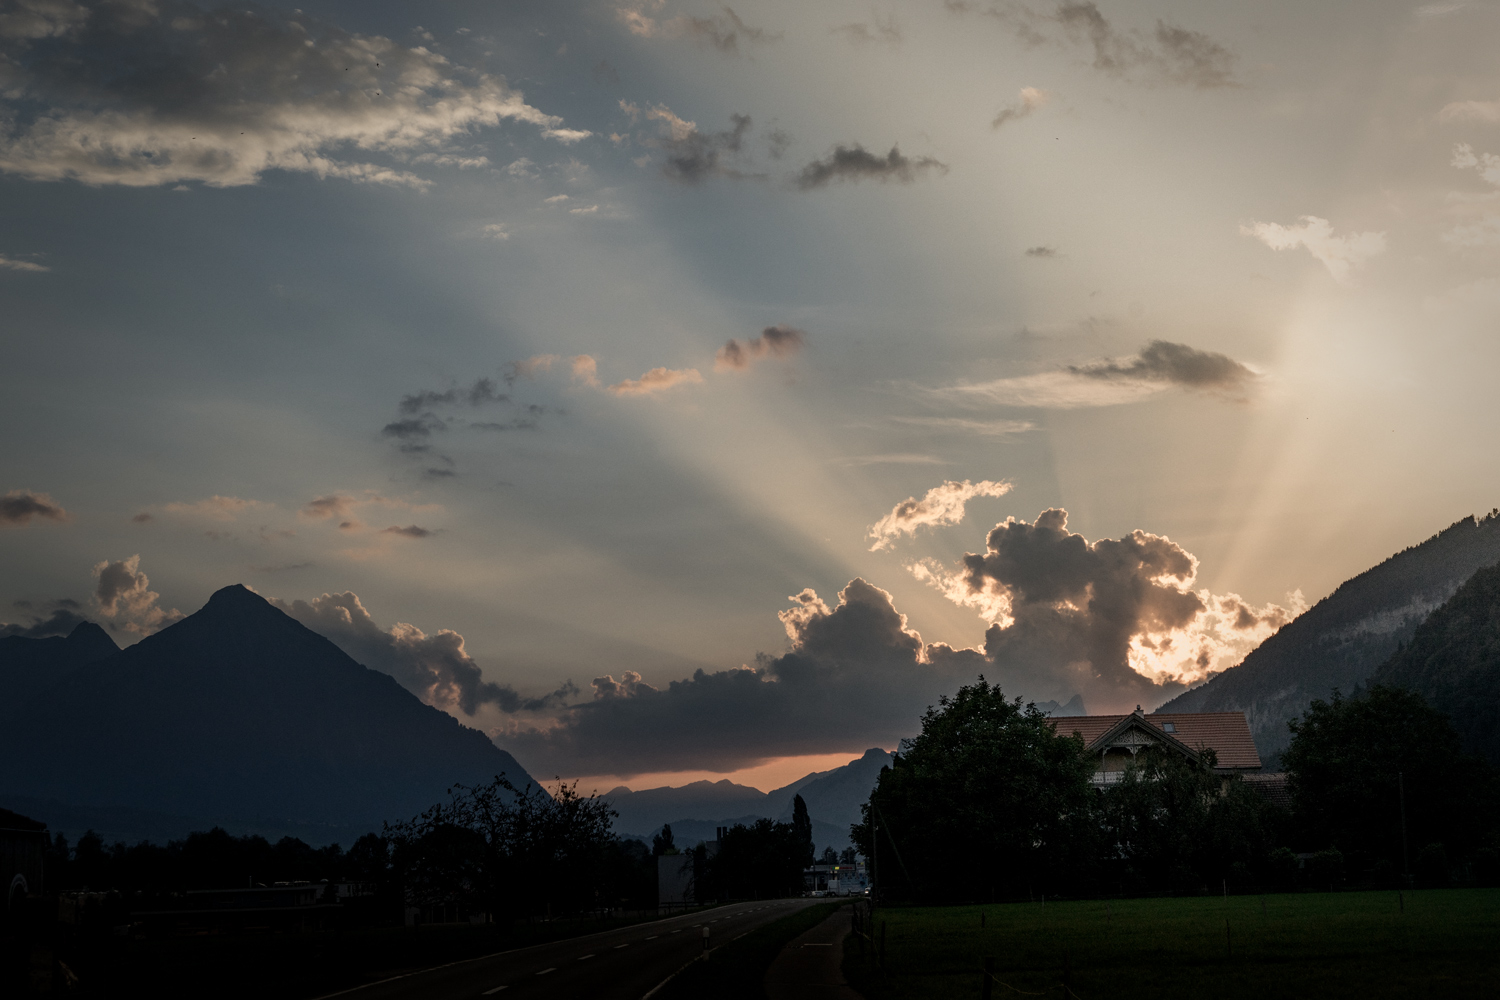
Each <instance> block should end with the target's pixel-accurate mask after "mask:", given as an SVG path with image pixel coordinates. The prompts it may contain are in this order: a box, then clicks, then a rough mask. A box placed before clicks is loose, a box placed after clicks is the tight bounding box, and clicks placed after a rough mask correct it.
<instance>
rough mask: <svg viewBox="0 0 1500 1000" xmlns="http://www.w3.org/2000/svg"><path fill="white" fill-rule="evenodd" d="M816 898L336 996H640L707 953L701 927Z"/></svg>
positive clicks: (700, 917)
mask: <svg viewBox="0 0 1500 1000" xmlns="http://www.w3.org/2000/svg"><path fill="white" fill-rule="evenodd" d="M820 902H826V900H815V899H778V900H771V901H768V902H759V903H735V904H732V905H730V906H720V907H717V908H715V909H712V910H705V911H703V912H701V913H694V914H690V915H687V916H680V917H668V918H666V919H664V920H654V921H652V922H650V923H644V924H635V925H633V926H631V927H622V928H620V929H618V930H612V931H603V932H601V933H598V934H590V935H588V936H587V937H578V938H569V939H568V940H566V941H554V942H552V943H551V944H539V945H533V946H532V947H530V948H521V949H519V950H517V951H508V952H503V953H501V954H498V955H490V956H488V957H485V958H475V959H470V960H468V961H466V962H456V963H454V964H452V965H445V966H440V967H438V968H436V969H428V970H426V971H424V972H415V973H412V974H410V975H406V976H401V977H399V978H396V979H387V980H385V981H383V982H378V983H370V984H369V985H367V986H361V987H358V988H356V989H352V990H346V991H344V992H342V993H335V994H332V996H337V997H341V998H348V1000H419V998H420V1000H474V998H480V997H498V998H500V1000H511V998H512V997H547V998H548V1000H552V998H558V1000H567V998H571V997H578V998H584V997H587V998H589V1000H641V998H642V997H643V996H645V995H646V994H647V993H648V992H650V991H651V990H652V989H653V988H654V987H655V986H656V985H657V984H659V983H660V982H661V981H662V980H664V979H666V978H667V977H668V976H670V975H671V974H672V973H674V972H676V971H677V970H678V969H680V968H682V966H683V965H684V964H686V963H687V962H690V961H692V959H693V958H694V957H696V956H697V955H700V954H702V953H703V928H704V927H705V926H706V927H708V930H709V935H710V943H711V944H712V946H713V947H715V948H717V947H718V946H719V945H721V944H727V943H729V942H730V941H732V940H734V939H735V938H737V937H739V936H741V935H743V934H747V933H749V932H750V931H752V930H754V929H755V928H757V927H759V926H761V925H762V924H765V923H769V922H770V921H772V920H775V919H777V918H778V917H784V916H786V915H787V914H789V913H794V912H796V911H797V910H799V909H802V908H803V907H805V906H811V905H813V904H814V903H820Z"/></svg>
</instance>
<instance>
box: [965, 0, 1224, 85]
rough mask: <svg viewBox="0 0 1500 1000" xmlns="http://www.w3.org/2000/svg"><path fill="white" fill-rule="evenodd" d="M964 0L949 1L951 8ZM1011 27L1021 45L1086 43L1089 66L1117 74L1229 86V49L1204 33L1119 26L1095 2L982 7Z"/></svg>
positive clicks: (1067, 0) (1159, 26)
mask: <svg viewBox="0 0 1500 1000" xmlns="http://www.w3.org/2000/svg"><path fill="white" fill-rule="evenodd" d="M964 7H967V5H955V4H951V3H950V4H949V8H950V9H963V8H964ZM983 13H986V14H988V15H990V16H992V17H995V18H997V19H999V20H1000V21H1001V22H1002V23H1005V24H1007V25H1009V26H1010V27H1011V29H1012V30H1014V31H1015V33H1016V37H1017V38H1019V39H1020V40H1021V42H1022V43H1023V44H1026V45H1031V46H1035V45H1043V44H1052V45H1064V46H1075V47H1077V46H1082V47H1086V48H1087V49H1088V50H1089V52H1090V53H1091V54H1092V57H1093V58H1092V61H1091V64H1092V66H1093V67H1094V69H1096V70H1099V71H1100V72H1102V73H1106V74H1108V75H1110V76H1113V77H1117V78H1120V79H1134V78H1139V79H1142V80H1145V81H1147V82H1160V83H1172V84H1180V85H1184V86H1189V87H1195V88H1198V89H1210V88H1215V87H1230V86H1234V85H1235V82H1234V54H1233V53H1231V52H1230V51H1229V50H1228V49H1226V48H1225V47H1224V46H1223V45H1221V44H1219V43H1218V42H1216V41H1214V40H1213V39H1212V38H1210V37H1209V36H1208V35H1205V34H1203V33H1202V32H1198V31H1191V30H1189V29H1187V28H1182V27H1178V26H1177V25H1173V24H1168V23H1167V22H1165V21H1157V22H1156V29H1155V30H1154V31H1152V32H1150V33H1149V34H1147V33H1142V32H1140V31H1136V30H1122V29H1120V28H1118V27H1116V26H1115V25H1114V24H1112V23H1110V21H1109V19H1108V18H1106V17H1105V16H1104V14H1103V13H1102V12H1100V10H1099V7H1098V5H1097V4H1095V3H1092V2H1077V0H1064V2H1062V3H1059V4H1058V5H1057V6H1056V7H1055V8H1053V9H1052V10H1050V11H1039V10H1036V9H1034V8H1031V7H1028V6H1026V5H1025V4H1019V3H1017V4H1008V5H1005V6H994V7H990V8H987V9H985V10H984V11H983Z"/></svg>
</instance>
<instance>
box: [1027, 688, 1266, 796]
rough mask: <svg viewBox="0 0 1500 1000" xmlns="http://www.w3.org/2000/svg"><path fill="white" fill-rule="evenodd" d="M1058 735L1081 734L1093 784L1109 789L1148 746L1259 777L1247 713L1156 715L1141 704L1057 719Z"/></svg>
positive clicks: (1221, 770) (1225, 770)
mask: <svg viewBox="0 0 1500 1000" xmlns="http://www.w3.org/2000/svg"><path fill="white" fill-rule="evenodd" d="M1053 725H1054V726H1055V727H1056V730H1057V732H1059V733H1062V734H1064V735H1068V734H1074V735H1077V736H1081V737H1082V738H1083V743H1084V753H1085V754H1087V755H1088V756H1089V757H1092V758H1094V759H1095V762H1096V764H1095V768H1094V777H1093V783H1094V786H1095V787H1097V788H1105V787H1107V786H1109V785H1113V784H1117V783H1119V782H1120V781H1121V780H1122V779H1123V778H1124V777H1125V768H1126V767H1127V766H1128V765H1129V764H1130V762H1131V761H1133V760H1135V757H1136V755H1137V754H1139V753H1140V752H1141V751H1142V750H1144V749H1146V748H1147V747H1153V746H1154V747H1161V748H1163V749H1166V750H1169V751H1172V752H1175V753H1179V754H1181V755H1182V756H1184V757H1186V758H1188V759H1189V760H1194V761H1196V760H1198V759H1199V757H1200V755H1201V754H1202V753H1203V751H1205V750H1212V751H1213V752H1214V756H1215V758H1216V760H1215V764H1214V771H1215V772H1216V773H1219V774H1222V775H1225V776H1228V775H1231V774H1241V775H1259V774H1260V769H1261V762H1260V752H1259V751H1257V750H1256V749H1255V740H1254V739H1253V738H1252V737H1251V736H1250V726H1249V723H1247V722H1246V721H1245V713H1244V712H1181V713H1165V712H1154V713H1152V714H1150V715H1147V714H1146V713H1145V712H1143V711H1142V710H1141V708H1140V706H1139V705H1137V706H1136V709H1135V711H1134V712H1132V713H1130V714H1129V715H1079V716H1072V717H1067V718H1059V719H1054V720H1053Z"/></svg>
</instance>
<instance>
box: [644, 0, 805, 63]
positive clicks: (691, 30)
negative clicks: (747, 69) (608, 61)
mask: <svg viewBox="0 0 1500 1000" xmlns="http://www.w3.org/2000/svg"><path fill="white" fill-rule="evenodd" d="M646 6H647V5H637V6H634V7H619V8H616V10H615V17H616V18H618V19H619V21H620V23H621V24H623V25H624V26H625V30H627V31H629V32H630V33H631V34H632V35H635V36H636V37H638V38H691V39H693V40H694V41H697V42H701V43H703V44H705V45H709V46H712V47H713V48H715V49H718V50H719V51H720V52H723V53H725V54H726V55H736V54H738V53H739V51H740V42H742V41H743V42H745V43H746V44H749V45H763V44H766V43H769V42H776V41H780V40H781V32H779V31H768V30H767V29H765V28H753V27H751V26H750V25H748V24H746V23H745V22H744V21H743V20H742V19H741V18H740V16H739V15H738V14H736V13H735V12H734V8H732V7H725V8H724V13H723V14H716V15H714V16H713V17H692V16H690V15H687V14H679V15H677V16H675V17H670V18H665V19H663V18H658V17H653V16H651V15H650V14H648V13H646ZM650 6H653V7H657V8H659V7H660V6H661V5H660V4H659V3H657V4H653V5H650Z"/></svg>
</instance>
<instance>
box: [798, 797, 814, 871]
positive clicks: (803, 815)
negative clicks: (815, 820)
mask: <svg viewBox="0 0 1500 1000" xmlns="http://www.w3.org/2000/svg"><path fill="white" fill-rule="evenodd" d="M792 829H793V831H795V833H796V837H797V843H798V844H799V845H801V850H802V866H803V867H804V868H805V867H807V866H808V865H810V864H812V863H813V856H814V853H815V851H816V850H817V848H816V847H814V846H813V831H812V817H811V816H809V815H808V814H807V803H806V802H804V801H802V796H800V795H796V796H793V798H792Z"/></svg>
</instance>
